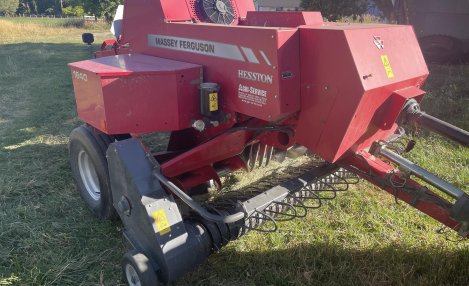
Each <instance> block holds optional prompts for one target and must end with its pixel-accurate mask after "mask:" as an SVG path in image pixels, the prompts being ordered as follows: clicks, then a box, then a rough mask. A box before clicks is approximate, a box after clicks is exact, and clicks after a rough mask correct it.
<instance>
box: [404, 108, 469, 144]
mask: <svg viewBox="0 0 469 286" xmlns="http://www.w3.org/2000/svg"><path fill="white" fill-rule="evenodd" d="M403 111H405V113H403V114H402V115H401V116H402V117H403V118H402V120H403V122H404V123H415V124H416V125H418V126H421V127H423V128H427V129H429V130H431V131H433V132H436V133H438V134H441V135H443V136H445V137H447V138H449V139H451V140H453V141H455V142H458V143H459V144H461V145H463V146H465V147H469V132H467V131H466V130H463V129H461V128H459V127H456V126H454V125H452V124H449V123H448V122H445V121H443V120H440V119H438V118H436V117H433V116H431V115H428V114H426V113H425V112H423V111H421V110H420V105H419V104H418V103H417V101H416V100H415V99H411V100H409V101H407V103H406V104H405V105H404V108H403Z"/></svg>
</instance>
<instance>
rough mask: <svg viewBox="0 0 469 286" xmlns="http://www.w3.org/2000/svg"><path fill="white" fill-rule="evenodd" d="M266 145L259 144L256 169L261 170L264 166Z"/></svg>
mask: <svg viewBox="0 0 469 286" xmlns="http://www.w3.org/2000/svg"><path fill="white" fill-rule="evenodd" d="M266 150H267V145H265V144H259V157H258V160H257V161H258V167H259V168H261V167H263V166H264V159H265V157H266V152H265V151H266Z"/></svg>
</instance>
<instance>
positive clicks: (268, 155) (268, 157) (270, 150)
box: [265, 145, 274, 167]
mask: <svg viewBox="0 0 469 286" xmlns="http://www.w3.org/2000/svg"><path fill="white" fill-rule="evenodd" d="M265 154H266V160H265V166H266V167H267V166H269V163H270V160H271V159H272V155H273V154H274V147H273V146H270V145H267V150H266V152H265Z"/></svg>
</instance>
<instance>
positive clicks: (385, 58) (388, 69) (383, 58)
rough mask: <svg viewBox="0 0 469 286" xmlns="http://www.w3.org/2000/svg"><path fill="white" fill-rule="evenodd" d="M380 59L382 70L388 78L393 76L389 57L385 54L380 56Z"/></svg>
mask: <svg viewBox="0 0 469 286" xmlns="http://www.w3.org/2000/svg"><path fill="white" fill-rule="evenodd" d="M381 61H382V62H383V66H384V70H385V71H386V74H387V76H388V78H394V72H393V71H392V67H391V63H389V58H388V56H387V55H382V56H381Z"/></svg>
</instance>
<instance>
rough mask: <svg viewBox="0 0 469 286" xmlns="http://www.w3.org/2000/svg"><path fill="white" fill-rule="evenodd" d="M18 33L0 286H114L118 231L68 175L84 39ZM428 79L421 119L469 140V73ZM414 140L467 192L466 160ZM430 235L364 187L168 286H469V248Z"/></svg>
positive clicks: (4, 137)
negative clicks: (455, 127)
mask: <svg viewBox="0 0 469 286" xmlns="http://www.w3.org/2000/svg"><path fill="white" fill-rule="evenodd" d="M16 21H18V20H13V21H7V22H8V23H10V24H11V23H13V25H8V27H7V24H5V23H6V22H5V21H4V20H3V21H2V20H0V39H6V40H5V41H4V42H2V45H1V46H0V47H1V48H0V285H120V284H121V283H122V280H121V274H120V271H121V270H120V260H121V256H122V255H123V253H124V251H125V250H124V245H123V241H122V238H121V232H120V230H121V227H122V225H121V223H120V222H102V221H98V220H96V219H94V217H93V216H92V215H91V214H90V212H89V211H88V210H87V209H86V208H85V206H84V204H83V203H82V202H81V200H80V198H79V196H78V194H77V192H76V189H75V186H74V184H73V181H72V178H71V175H70V170H69V166H68V154H67V142H68V134H69V133H70V131H71V130H72V129H73V128H74V127H76V126H78V125H79V124H80V122H79V121H78V119H77V117H76V112H75V106H74V97H73V90H72V84H71V80H70V73H69V71H68V69H67V66H66V64H67V63H68V62H72V61H77V60H81V59H85V58H87V57H88V55H89V53H88V50H87V49H86V48H85V47H84V46H83V45H82V44H81V42H80V41H81V37H80V36H81V33H82V32H84V31H85V30H84V29H76V28H63V27H62V26H60V25H56V26H54V25H53V24H47V23H46V24H44V22H42V21H41V20H29V21H27V22H26V23H18V22H16ZM48 21H49V20H48ZM2 27H4V29H3V30H2ZM15 27H20V28H24V29H26V30H27V31H28V33H22V32H21V31H20V30H21V29H20V30H15ZM96 32H100V31H99V30H96ZM101 32H103V31H101ZM5 33H8V34H10V36H6V34H5ZM105 37H106V35H104V34H102V33H99V34H98V36H97V38H98V39H97V40H96V42H97V43H99V42H100V41H101V40H102V39H103V38H105ZM431 69H432V71H433V72H434V73H433V74H432V75H431V77H430V79H429V82H428V84H427V86H426V88H427V89H428V90H430V94H429V96H428V97H427V99H426V100H425V102H424V106H425V108H426V109H427V110H430V111H432V112H433V113H436V115H438V116H439V117H442V118H443V119H446V120H449V121H451V122H454V123H458V124H460V125H462V126H463V127H465V128H468V127H469V126H468V124H469V122H468V121H469V120H468V114H469V112H468V94H469V87H468V83H467V77H468V76H469V67H468V66H454V67H445V66H433V67H431ZM413 136H415V137H416V138H417V137H418V138H419V141H418V145H417V147H416V150H415V151H414V152H413V153H412V155H411V157H412V159H414V160H416V161H418V162H419V163H421V164H422V165H423V166H424V167H425V168H428V169H430V170H432V171H434V172H435V173H437V174H438V175H440V176H441V177H444V178H445V179H448V180H449V181H451V182H452V183H454V184H455V185H457V186H459V187H461V188H464V189H466V190H467V189H468V184H469V153H468V149H463V148H461V147H457V146H455V145H453V144H452V143H449V142H446V141H444V140H442V139H441V138H439V137H437V136H428V135H427V134H425V133H422V132H420V131H416V132H415V134H413ZM261 173H262V172H258V173H257V175H259V174H261ZM255 175H256V174H252V176H245V177H248V178H250V179H252V178H253V176H254V178H255ZM238 179H239V180H242V179H243V178H242V177H241V176H238ZM439 228H441V225H440V224H438V223H436V222H435V221H434V220H432V219H430V218H428V217H426V216H425V215H423V214H421V213H419V212H418V211H416V210H413V209H412V208H411V207H408V206H407V205H405V204H404V203H399V204H396V203H395V202H394V198H393V197H392V196H389V195H387V194H386V193H385V192H383V191H379V190H378V189H377V188H375V187H373V186H371V185H369V184H366V183H361V184H360V185H358V186H356V187H354V188H353V189H352V190H351V191H349V192H346V193H343V194H341V195H340V196H339V198H338V199H337V200H335V201H333V202H331V203H329V204H327V205H325V206H324V207H323V208H321V209H318V210H316V211H312V212H310V213H309V215H308V217H307V218H306V219H304V220H300V219H298V220H295V221H293V222H289V223H282V224H281V227H280V231H279V232H277V233H274V234H260V233H254V232H253V233H250V234H248V235H246V236H245V237H243V238H241V239H240V240H238V241H235V242H232V243H230V244H229V245H228V246H227V247H226V248H224V249H222V250H221V251H220V252H219V253H216V254H214V255H213V256H211V257H210V258H209V259H208V260H207V262H206V263H204V264H203V265H201V266H200V267H198V268H197V269H196V270H195V271H194V272H193V273H190V274H188V275H186V277H184V278H183V279H182V280H181V281H179V282H177V283H175V285H468V284H469V278H468V277H469V270H468V267H467V266H468V265H469V250H468V242H466V241H463V242H459V243H454V242H451V241H449V240H447V238H449V239H452V240H455V239H458V237H457V236H456V235H454V234H453V233H448V234H447V235H441V234H437V233H436V231H437V230H438V229H439Z"/></svg>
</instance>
